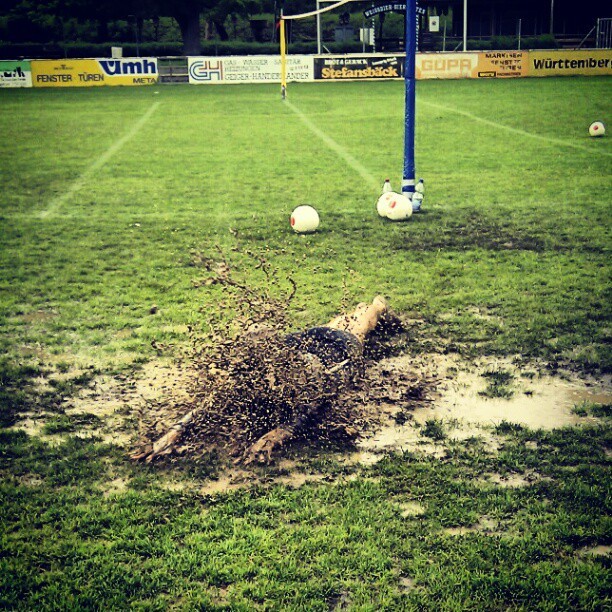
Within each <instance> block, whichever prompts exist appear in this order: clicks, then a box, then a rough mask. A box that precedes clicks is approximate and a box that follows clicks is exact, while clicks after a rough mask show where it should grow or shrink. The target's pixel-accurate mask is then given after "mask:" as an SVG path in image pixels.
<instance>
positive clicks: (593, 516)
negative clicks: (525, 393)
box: [0, 78, 612, 610]
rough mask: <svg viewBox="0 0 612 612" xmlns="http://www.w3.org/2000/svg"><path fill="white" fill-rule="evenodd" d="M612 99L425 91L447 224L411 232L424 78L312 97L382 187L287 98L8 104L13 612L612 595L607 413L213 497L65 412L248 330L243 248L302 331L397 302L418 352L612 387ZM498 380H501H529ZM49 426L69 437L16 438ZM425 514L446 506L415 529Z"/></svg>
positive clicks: (307, 464)
mask: <svg viewBox="0 0 612 612" xmlns="http://www.w3.org/2000/svg"><path fill="white" fill-rule="evenodd" d="M156 91H158V92H159V93H155V92H156ZM611 94H612V81H610V79H606V78H566V79H523V80H508V81H453V82H448V81H447V82H444V81H440V82H420V83H419V84H418V94H417V151H416V159H417V172H418V175H419V176H423V177H424V178H425V181H426V196H425V203H424V210H423V213H422V214H419V215H418V216H414V217H413V218H412V219H411V220H410V221H409V222H407V223H403V224H392V223H389V222H386V221H384V220H382V219H380V218H378V216H377V215H376V212H375V202H376V199H377V197H378V188H377V187H376V185H377V184H378V183H380V184H381V185H382V181H383V180H384V178H385V177H386V176H390V177H391V179H392V182H393V183H394V185H395V186H397V185H398V183H399V179H400V173H401V167H402V139H403V133H402V130H403V119H402V114H403V86H402V84H401V83H397V82H388V83H382V82H381V83H370V84H363V83H336V84H331V83H330V84H325V85H321V84H317V85H315V84H312V85H310V84H300V85H294V86H293V85H292V86H291V87H290V90H289V95H290V101H291V103H292V104H294V105H295V106H296V107H297V108H299V110H300V111H301V112H302V113H304V115H305V116H306V117H308V119H309V120H310V121H311V122H312V123H314V124H315V125H316V126H317V127H318V128H319V129H320V130H322V131H323V132H324V133H325V134H327V135H328V136H329V137H330V138H332V139H333V140H334V141H335V142H336V143H338V145H339V146H340V147H342V148H343V149H344V150H345V151H346V152H347V153H349V154H350V155H351V156H352V157H353V158H355V159H356V160H358V161H359V163H360V164H361V165H362V166H363V167H364V168H366V169H367V171H368V172H369V173H370V174H371V176H372V177H374V179H375V180H374V183H373V184H370V182H369V181H367V180H364V178H362V177H361V176H360V175H359V174H358V173H357V172H356V171H355V170H354V169H352V168H351V167H349V165H347V164H346V163H345V161H344V160H343V159H342V158H341V157H340V156H339V155H338V154H337V153H336V152H334V151H332V150H331V149H330V148H328V147H327V146H326V145H325V144H324V143H323V142H321V141H320V140H319V139H318V137H317V136H316V135H315V134H314V133H312V132H311V131H309V130H308V129H307V128H306V127H305V125H304V123H303V122H302V121H301V120H300V119H299V117H298V116H297V115H296V114H294V113H293V112H292V111H291V109H290V108H289V107H288V106H287V105H283V104H282V103H281V101H280V100H279V95H278V90H277V87H272V86H271V87H268V86H234V87H187V86H185V87H183V86H173V87H162V86H159V87H157V88H141V89H129V88H125V89H123V88H117V89H113V88H108V89H96V90H93V89H92V90H78V89H75V90H65V91H64V90H57V91H54V90H31V91H17V90H16V91H10V90H0V108H1V109H2V112H1V113H0V128H1V131H0V133H1V134H2V136H0V156H1V159H2V183H3V189H2V193H1V195H0V222H1V223H2V232H1V237H0V290H1V291H0V354H1V355H2V358H1V359H0V425H1V426H2V429H1V430H0V475H1V476H2V481H1V483H0V495H1V498H2V504H1V505H0V508H1V510H0V512H1V513H2V520H1V521H0V551H1V554H0V607H4V608H8V609H24V610H25V609H97V608H105V609H130V608H133V609H140V610H165V609H186V610H197V609H200V610H201V609H219V610H221V609H226V610H229V609H232V610H251V609H278V610H286V609H292V610H299V609H304V610H306V609H308V610H328V609H334V608H338V609H341V608H343V607H344V608H349V609H355V610H381V609H387V610H399V609H432V610H434V609H435V610H457V609H490V610H494V609H495V610H497V609H514V610H521V609H539V610H559V609H581V610H599V609H604V608H605V607H606V606H607V605H609V604H610V601H609V586H610V583H609V578H608V576H609V565H610V561H609V559H610V557H609V554H608V555H607V556H606V555H605V554H604V555H602V554H599V555H598V554H592V555H590V554H586V555H583V554H581V551H583V550H584V549H589V548H595V547H596V546H608V547H609V545H610V540H611V533H612V529H611V525H610V521H609V518H608V517H609V516H610V499H609V489H610V476H609V448H610V443H611V441H610V429H609V426H608V425H600V426H596V427H595V426H593V427H588V428H587V427H583V428H576V429H562V430H555V431H553V432H543V431H538V432H533V431H530V430H526V429H524V428H522V427H520V426H515V425H512V424H508V423H505V424H502V425H500V426H499V427H498V428H497V430H496V432H495V434H496V435H498V436H500V437H501V438H502V439H503V441H504V442H503V445H502V448H501V449H500V450H499V452H498V453H493V452H491V451H489V450H487V448H486V447H485V446H484V445H483V443H482V441H481V440H480V439H471V440H466V441H464V442H457V441H454V440H453V439H452V437H450V436H449V435H448V434H447V433H446V431H445V430H444V429H443V427H442V424H441V423H439V422H437V421H430V422H429V424H428V425H427V426H426V428H424V430H423V432H422V433H423V435H425V436H426V437H427V436H429V437H430V438H433V439H435V440H437V442H439V443H441V444H443V445H444V447H445V448H446V455H445V457H444V458H443V459H433V458H431V457H428V456H426V455H422V454H417V453H408V452H406V453H404V454H398V455H394V456H390V457H387V458H385V459H384V460H383V461H382V462H381V463H379V464H377V465H376V466H374V467H372V468H360V469H358V470H357V471H356V473H354V474H350V475H351V478H350V479H349V478H345V476H348V474H346V473H345V471H344V469H343V468H342V466H341V465H339V464H334V463H333V460H331V459H330V458H329V456H328V455H326V454H325V453H324V452H322V451H321V452H319V451H316V452H314V455H313V456H312V457H310V458H307V459H304V460H303V463H302V464H301V466H302V469H304V470H305V471H308V470H311V469H314V468H313V466H316V467H317V468H319V469H323V471H328V473H330V474H331V475H332V476H333V478H334V482H332V483H319V484H315V483H313V484H307V485H305V486H303V487H301V488H300V489H297V490H293V489H291V488H290V487H285V486H280V485H276V486H273V487H271V488H265V487H256V488H253V489H247V490H243V491H237V492H232V493H227V494H224V495H220V496H214V497H211V496H209V495H207V494H204V493H202V492H201V491H200V489H201V486H202V485H203V484H205V483H207V482H209V481H210V478H211V477H212V478H214V477H215V474H216V468H215V465H216V464H215V458H214V457H210V458H209V461H206V460H204V461H202V462H200V463H197V464H196V463H190V462H189V461H186V462H185V464H184V465H181V466H176V467H153V468H151V467H144V466H135V465H132V464H130V463H129V462H127V461H126V459H125V449H124V448H122V447H120V446H118V445H116V444H108V443H106V442H105V441H104V440H103V439H102V438H101V437H98V436H97V435H95V431H96V426H97V421H96V417H95V415H93V414H89V413H86V414H82V415H75V414H70V413H67V412H66V409H67V408H68V407H69V406H70V405H71V401H72V398H74V397H76V396H77V395H78V394H79V393H80V392H81V391H84V390H90V391H91V388H92V385H93V384H94V382H95V380H96V377H97V376H98V375H100V374H101V373H104V374H110V375H114V376H121V377H123V378H126V377H127V379H128V380H129V378H130V376H131V373H132V372H133V371H134V369H136V368H138V367H139V366H140V365H141V364H142V363H144V362H146V361H148V360H151V359H155V358H157V355H158V351H159V347H160V346H164V347H168V348H166V349H164V350H165V352H166V353H169V354H170V355H178V354H180V353H182V352H184V351H186V350H188V347H189V332H188V326H193V327H195V328H196V330H201V329H204V328H205V327H206V323H207V321H209V320H212V319H215V320H217V319H221V320H223V319H227V318H228V317H229V316H230V313H231V309H226V308H224V305H223V299H222V295H221V292H220V289H219V288H218V287H217V286H214V285H213V286H208V285H206V284H205V283H199V282H197V281H198V280H201V279H202V278H205V276H206V272H205V270H203V269H202V267H201V265H200V264H201V261H202V257H211V256H217V253H218V249H220V250H221V252H222V253H223V254H224V256H225V257H226V258H227V260H228V261H229V262H230V264H232V265H233V266H234V267H235V269H236V274H237V275H238V277H239V278H240V279H242V280H244V281H245V282H248V283H250V284H253V285H259V284H262V283H264V282H265V277H264V275H263V273H262V272H261V270H256V269H255V268H254V260H253V258H252V257H251V256H249V254H248V253H249V251H251V252H253V253H255V254H256V255H262V254H263V255H264V256H266V257H267V258H268V259H269V260H270V261H271V263H272V264H273V266H275V267H276V268H278V270H279V272H280V277H281V279H282V278H285V279H289V277H291V278H293V280H294V281H295V282H296V284H297V287H298V293H297V296H296V299H295V300H294V302H293V303H292V304H291V306H290V313H289V314H290V321H291V325H292V327H295V328H301V327H304V326H307V325H311V324H316V323H320V322H321V321H324V320H326V319H327V318H329V317H330V316H332V315H334V314H336V313H337V311H338V310H339V309H340V307H341V305H342V304H343V303H345V302H348V303H349V304H353V303H354V302H357V301H360V300H369V299H371V298H372V297H373V296H374V295H375V294H376V293H383V294H386V295H387V296H388V297H389V299H390V302H391V304H392V306H393V308H394V309H396V310H397V311H398V312H401V313H404V314H406V315H408V316H409V317H412V318H415V319H420V320H421V321H422V324H421V325H420V326H419V328H418V333H413V334H411V335H410V339H409V341H408V342H406V344H405V349H406V350H408V351H414V352H423V351H428V350H444V351H448V352H458V353H461V354H463V355H465V356H482V355H503V356H507V355H517V354H520V355H522V356H523V357H524V358H525V359H536V358H537V359H541V360H545V361H546V362H547V363H548V364H549V365H550V366H551V367H552V368H555V367H557V366H558V365H565V366H567V367H570V368H572V369H575V370H577V371H582V372H591V373H609V372H610V370H611V365H612V358H611V354H610V304H611V303H612V299H611V297H612V296H611V295H610V282H609V281H610V267H609V262H610V247H611V243H610V201H611V195H612V182H611V178H610V177H611V173H610V169H611V159H612V157H611V156H612V145H611V144H610V142H611V140H610V138H603V139H597V140H596V139H590V138H589V137H588V134H587V128H588V125H589V124H590V123H591V121H592V120H594V119H603V120H604V121H606V117H607V114H608V113H609V100H610V97H611ZM154 105H155V106H154ZM152 108H154V110H153V111H152V115H151V116H150V118H149V119H148V120H147V121H146V122H145V123H144V124H143V125H142V127H141V128H140V129H139V130H138V131H137V132H136V133H135V134H134V136H133V137H132V138H131V139H129V140H127V141H126V142H125V143H124V144H123V146H121V147H119V144H121V139H122V138H123V137H124V136H125V135H126V134H129V132H130V130H131V129H133V127H134V125H136V124H137V122H138V121H139V120H140V118H141V117H143V116H144V115H145V113H147V112H148V111H150V110H151V109H152ZM455 111H459V112H455ZM461 113H463V114H461ZM466 113H467V114H466ZM470 115H471V116H470ZM474 117H477V118H481V119H482V120H485V121H484V122H483V121H478V120H477V119H475V118H474ZM608 123H610V121H609V120H608ZM505 128H509V129H505ZM512 130H514V131H512ZM530 135H531V136H530ZM533 136H536V137H537V138H534V137H533ZM109 149H110V150H111V151H114V152H113V154H112V155H110V156H108V157H104V155H105V153H106V152H107V151H109ZM115 149H116V150H115ZM92 164H93V166H92ZM66 194H68V195H66ZM58 198H59V199H58ZM303 203H309V204H312V205H314V206H315V207H316V208H317V209H318V211H319V213H320V215H321V220H322V223H321V228H320V231H318V232H317V233H316V234H314V235H309V236H298V235H295V234H293V233H292V232H291V231H290V229H289V226H288V217H289V214H290V212H291V210H292V209H293V208H294V207H295V206H297V205H299V204H303ZM282 286H284V284H283V283H282V282H281V287H280V288H278V289H274V290H275V291H279V292H280V291H281V290H282ZM286 287H287V290H289V287H290V285H289V281H288V280H287V282H286ZM154 304H155V305H157V307H158V309H157V312H152V311H151V307H152V305H154ZM152 343H153V344H154V345H152ZM491 374H492V376H491V383H492V385H491V386H492V389H491V392H492V393H493V391H495V392H496V393H499V392H500V391H501V392H504V391H506V390H508V387H509V385H510V384H511V382H512V381H510V380H506V379H503V380H501V379H500V378H499V376H494V375H495V374H497V375H499V374H504V372H503V371H501V370H500V371H499V372H491ZM493 387H495V389H493ZM498 396H499V395H498ZM128 408H129V407H128ZM584 410H585V411H587V408H586V407H584ZM588 413H589V414H594V415H598V414H599V415H603V416H604V417H605V416H608V415H609V406H608V407H606V406H601V407H596V406H595V407H593V406H589V407H588ZM26 416H29V417H32V418H34V419H39V418H40V419H42V420H44V421H45V425H44V429H43V433H46V434H49V435H51V438H49V439H47V438H44V437H43V438H38V437H36V436H30V435H27V434H26V433H24V432H18V431H15V430H13V429H10V426H11V425H13V424H14V423H15V422H17V421H18V420H19V419H20V418H23V417H26ZM92 429H93V431H94V435H92V433H91V432H92ZM132 433H133V434H134V435H135V433H136V424H135V423H134V431H133V432H132ZM57 436H59V438H56V437H57ZM534 473H535V478H536V479H535V481H534V482H531V483H530V484H529V486H522V487H516V488H512V487H501V486H498V485H495V484H493V483H492V482H491V481H490V480H489V479H488V475H491V474H498V475H500V476H502V477H504V478H510V477H512V476H516V475H519V476H525V475H533V474H534ZM525 477H526V476H525ZM353 478H354V479H353ZM173 479H178V481H179V482H180V483H182V485H183V487H184V489H183V490H182V491H180V492H173V491H169V490H167V489H166V485H167V483H168V480H173ZM117 482H122V483H124V485H125V488H123V487H120V486H119V485H117V484H116V483H117ZM113 483H115V484H113ZM407 503H419V504H420V505H421V506H422V507H423V509H424V510H423V513H422V514H419V515H418V516H408V517H405V516H402V504H407ZM458 529H463V530H464V531H463V532H457V531H453V530H458ZM606 598H608V599H606Z"/></svg>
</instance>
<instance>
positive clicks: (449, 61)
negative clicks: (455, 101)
mask: <svg viewBox="0 0 612 612" xmlns="http://www.w3.org/2000/svg"><path fill="white" fill-rule="evenodd" d="M478 60H479V54H478V53H417V56H416V65H415V72H416V78H417V79H469V78H477V77H478Z"/></svg>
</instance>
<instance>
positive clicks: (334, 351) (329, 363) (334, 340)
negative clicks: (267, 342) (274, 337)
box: [285, 327, 362, 368]
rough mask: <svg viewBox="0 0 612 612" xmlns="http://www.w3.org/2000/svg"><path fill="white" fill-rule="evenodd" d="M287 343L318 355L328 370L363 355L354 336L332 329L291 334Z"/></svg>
mask: <svg viewBox="0 0 612 612" xmlns="http://www.w3.org/2000/svg"><path fill="white" fill-rule="evenodd" d="M285 342H286V343H287V345H288V346H290V347H292V348H296V349H298V350H300V351H304V352H306V353H311V354H312V355H316V356H317V357H318V358H319V359H320V360H321V363H322V364H323V365H324V366H325V367H326V368H330V367H333V366H335V365H337V364H339V363H342V362H343V361H346V360H347V359H348V360H349V362H352V361H354V360H356V359H357V358H359V357H360V356H361V353H362V346H361V343H360V342H359V340H357V338H356V337H355V336H354V335H353V334H351V333H349V332H346V331H342V330H340V329H332V328H331V327H311V328H310V329H307V330H306V331H304V332H297V333H295V334H289V335H288V336H286V337H285Z"/></svg>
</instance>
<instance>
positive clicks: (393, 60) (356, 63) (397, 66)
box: [314, 55, 404, 81]
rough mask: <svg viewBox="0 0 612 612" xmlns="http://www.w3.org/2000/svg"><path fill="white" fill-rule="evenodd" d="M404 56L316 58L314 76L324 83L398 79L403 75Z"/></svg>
mask: <svg viewBox="0 0 612 612" xmlns="http://www.w3.org/2000/svg"><path fill="white" fill-rule="evenodd" d="M403 66H404V56H403V55H389V56H380V55H360V56H350V55H347V56H343V57H315V62H314V76H315V79H317V80H323V81H347V80H350V79H394V78H395V79H397V78H401V76H402V74H403Z"/></svg>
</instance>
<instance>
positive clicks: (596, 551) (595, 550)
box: [578, 544, 612, 557]
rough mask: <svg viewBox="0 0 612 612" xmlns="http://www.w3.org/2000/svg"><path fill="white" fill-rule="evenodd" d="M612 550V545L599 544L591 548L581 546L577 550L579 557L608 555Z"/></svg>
mask: <svg viewBox="0 0 612 612" xmlns="http://www.w3.org/2000/svg"><path fill="white" fill-rule="evenodd" d="M611 552H612V546H606V545H603V544H600V545H599V546H593V547H591V548H582V549H581V550H579V551H578V555H579V556H581V557H609V556H610V553H611Z"/></svg>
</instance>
